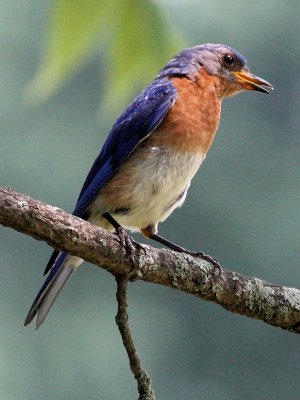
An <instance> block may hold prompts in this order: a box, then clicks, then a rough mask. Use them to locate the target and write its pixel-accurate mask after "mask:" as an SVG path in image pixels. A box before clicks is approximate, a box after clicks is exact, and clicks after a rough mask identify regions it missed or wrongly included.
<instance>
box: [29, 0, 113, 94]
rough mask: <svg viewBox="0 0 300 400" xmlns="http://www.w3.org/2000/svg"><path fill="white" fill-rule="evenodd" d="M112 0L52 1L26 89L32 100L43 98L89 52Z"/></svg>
mask: <svg viewBox="0 0 300 400" xmlns="http://www.w3.org/2000/svg"><path fill="white" fill-rule="evenodd" d="M112 3H114V1H112V0H101V1H99V0H88V1H86V0H55V1H54V4H53V9H52V13H51V16H50V22H49V28H48V37H47V41H46V44H45V49H44V51H43V52H42V60H41V63H40V67H39V70H38V72H37V74H36V76H35V77H34V78H33V80H32V82H31V83H30V84H29V86H28V88H27V97H28V98H29V100H31V101H33V102H41V101H43V100H46V99H47V98H48V97H49V96H50V95H51V94H52V93H53V92H54V91H55V90H56V89H57V88H58V87H59V86H60V85H61V84H62V83H63V82H64V81H65V79H66V78H68V77H69V76H70V75H71V73H72V72H73V71H74V70H75V69H76V68H78V67H79V66H81V64H82V63H83V62H84V61H85V59H86V57H87V56H88V55H89V54H90V53H91V51H92V50H93V48H95V45H96V44H97V42H96V39H97V38H98V37H99V36H100V35H99V33H100V31H101V30H103V29H104V27H105V21H106V20H107V15H108V13H109V7H110V6H111V4H112Z"/></svg>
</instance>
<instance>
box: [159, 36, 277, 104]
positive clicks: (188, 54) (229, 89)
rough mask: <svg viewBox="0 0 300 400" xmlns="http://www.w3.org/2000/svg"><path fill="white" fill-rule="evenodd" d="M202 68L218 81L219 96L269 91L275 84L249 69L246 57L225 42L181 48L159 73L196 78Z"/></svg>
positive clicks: (161, 74) (160, 75) (161, 75)
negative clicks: (243, 91) (244, 91)
mask: <svg viewBox="0 0 300 400" xmlns="http://www.w3.org/2000/svg"><path fill="white" fill-rule="evenodd" d="M201 70H203V71H204V72H205V73H206V74H208V75H211V76H213V77H215V78H217V79H216V81H217V82H218V84H219V90H220V96H221V97H224V96H231V95H234V94H236V93H238V92H240V91H242V90H255V91H258V92H263V93H269V91H268V90H267V89H266V88H270V89H273V86H272V85H271V84H270V83H269V82H267V81H265V80H264V79H262V78H259V77H258V76H256V75H253V74H251V73H250V71H249V68H248V67H247V61H246V59H245V57H243V56H242V55H241V54H239V53H238V52H237V51H235V50H234V49H232V48H230V47H228V46H225V45H222V44H204V45H200V46H195V47H191V48H188V49H184V50H182V51H181V52H180V53H178V54H177V55H176V56H175V57H174V58H172V60H171V61H170V62H169V63H168V64H167V65H166V66H165V67H164V68H163V69H162V70H161V71H160V73H159V75H158V76H159V77H163V76H169V77H170V76H182V75H185V76H187V77H188V78H190V79H192V80H196V79H197V76H199V72H200V73H201Z"/></svg>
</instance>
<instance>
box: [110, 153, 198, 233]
mask: <svg viewBox="0 0 300 400" xmlns="http://www.w3.org/2000/svg"><path fill="white" fill-rule="evenodd" d="M141 151H142V152H143V154H142V156H141V154H138V153H140V151H139V152H137V154H136V155H134V156H133V157H131V158H130V159H129V160H128V161H127V162H126V163H125V164H126V166H125V165H124V171H123V172H121V171H120V173H124V174H125V175H126V173H129V176H130V179H128V182H127V184H126V181H124V183H123V185H122V187H121V186H120V187H119V188H115V191H116V197H118V193H117V192H118V189H119V191H120V192H124V189H125V191H126V192H127V194H128V195H127V196H124V204H121V205H120V206H121V208H122V207H124V209H126V208H128V212H124V213H122V212H121V213H118V212H116V213H113V212H111V213H112V215H113V217H114V218H115V219H116V220H117V221H118V222H119V223H120V224H121V225H122V226H124V227H126V228H129V229H130V230H133V231H135V230H140V229H142V228H145V227H147V226H148V225H154V226H155V227H156V226H157V224H158V223H159V222H161V221H164V220H165V219H166V218H167V217H168V216H169V215H170V214H171V213H172V211H173V210H174V209H175V208H177V207H179V206H180V205H182V204H183V202H184V200H185V197H186V193H187V189H188V187H189V186H190V181H191V179H192V178H193V176H194V175H195V173H196V172H197V170H198V168H199V167H200V165H201V163H202V161H203V160H204V158H205V156H203V155H202V154H201V153H196V154H194V155H190V154H188V153H183V152H176V153H174V152H173V151H169V150H166V149H164V150H161V149H159V148H154V147H153V148H151V150H150V151H149V147H146V148H145V149H142V150H141ZM146 152H147V153H146ZM121 198H122V196H121ZM108 206H109V205H108ZM108 208H109V207H108ZM118 208H120V207H119V206H118Z"/></svg>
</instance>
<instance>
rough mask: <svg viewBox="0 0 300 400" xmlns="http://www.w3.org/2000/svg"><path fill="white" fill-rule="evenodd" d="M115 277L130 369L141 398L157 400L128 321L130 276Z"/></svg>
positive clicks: (120, 329) (121, 327)
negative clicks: (142, 365) (142, 364)
mask: <svg viewBox="0 0 300 400" xmlns="http://www.w3.org/2000/svg"><path fill="white" fill-rule="evenodd" d="M115 278H116V282H117V293H116V297H117V302H118V312H117V315H116V323H117V325H118V328H119V331H120V334H121V337H122V340H123V344H124V347H125V349H126V352H127V355H128V359H129V365H130V369H131V371H132V373H133V375H134V377H135V379H136V380H137V383H138V393H139V400H155V396H154V392H153V390H152V388H151V379H150V378H149V376H148V374H147V372H146V371H144V370H143V369H142V367H141V363H140V359H139V356H138V354H137V351H136V349H135V345H134V342H133V339H132V335H131V331H130V327H129V323H128V313H127V309H128V301H127V284H128V277H127V276H126V275H117V276H116V277H115Z"/></svg>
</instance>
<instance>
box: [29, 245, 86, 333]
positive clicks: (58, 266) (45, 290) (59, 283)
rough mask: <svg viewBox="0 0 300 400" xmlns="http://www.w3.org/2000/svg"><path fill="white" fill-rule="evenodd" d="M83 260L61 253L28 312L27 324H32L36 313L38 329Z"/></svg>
mask: <svg viewBox="0 0 300 400" xmlns="http://www.w3.org/2000/svg"><path fill="white" fill-rule="evenodd" d="M82 261H83V260H82V259H81V258H78V257H74V256H68V255H67V254H66V253H59V255H58V257H57V258H56V261H55V264H54V265H53V267H52V269H51V271H50V273H49V275H48V277H47V279H46V280H45V282H44V284H43V286H42V287H41V289H40V291H39V292H38V294H37V296H36V298H35V300H34V302H33V304H32V306H31V308H30V310H29V312H28V314H27V317H26V319H25V323H24V325H25V326H26V325H28V324H30V322H31V321H32V320H33V319H34V317H35V316H36V315H37V320H36V329H38V328H39V327H40V326H41V324H42V323H43V321H44V320H45V318H46V316H47V314H48V312H49V311H50V309H51V307H52V305H53V303H54V301H55V299H56V298H57V296H58V295H59V293H60V291H61V289H62V288H63V286H64V285H65V284H66V282H67V281H68V280H69V279H70V277H71V275H72V273H73V272H74V271H75V270H76V269H77V267H78V266H79V265H80V264H81V263H82Z"/></svg>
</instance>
